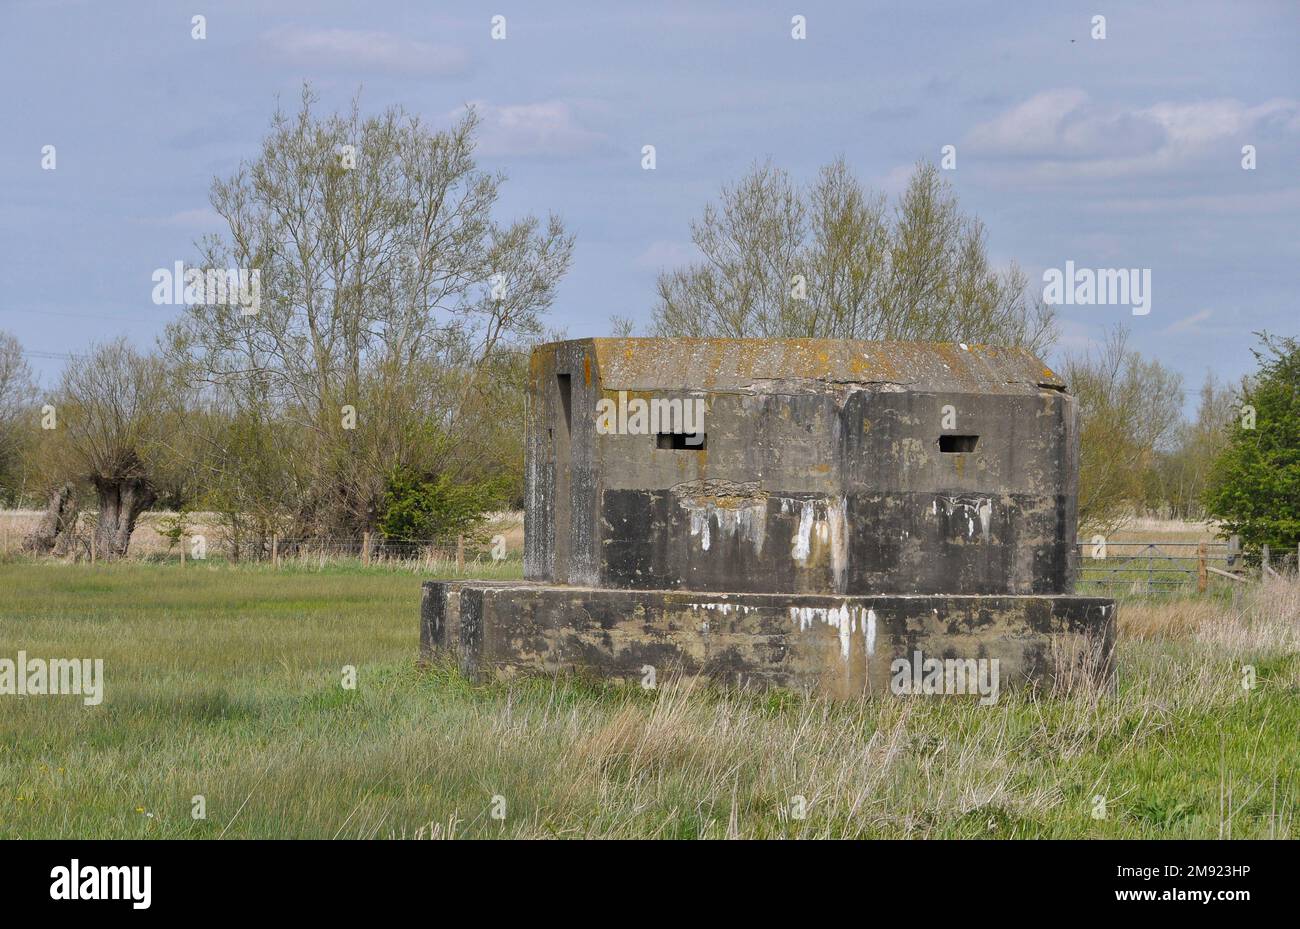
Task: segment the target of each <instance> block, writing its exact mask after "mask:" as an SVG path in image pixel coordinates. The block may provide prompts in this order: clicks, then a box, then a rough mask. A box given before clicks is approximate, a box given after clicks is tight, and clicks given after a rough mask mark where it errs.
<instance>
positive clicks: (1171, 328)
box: [1162, 310, 1214, 335]
mask: <svg viewBox="0 0 1300 929" xmlns="http://www.w3.org/2000/svg"><path fill="white" fill-rule="evenodd" d="M1213 315H1214V311H1213V310H1201V311H1200V312H1198V313H1193V314H1192V315H1191V316H1184V317H1183V318H1182V319H1180V320H1178V321H1176V322H1174V323H1171V324H1170V325H1168V326H1166V327H1165V328H1164V329H1163V330H1162V332H1163V333H1164V334H1166V335H1173V334H1174V333H1178V332H1192V333H1195V332H1200V331H1202V327H1201V325H1200V324H1201V323H1203V322H1205V321H1206V320H1207V319H1209V318H1210V317H1211V316H1213Z"/></svg>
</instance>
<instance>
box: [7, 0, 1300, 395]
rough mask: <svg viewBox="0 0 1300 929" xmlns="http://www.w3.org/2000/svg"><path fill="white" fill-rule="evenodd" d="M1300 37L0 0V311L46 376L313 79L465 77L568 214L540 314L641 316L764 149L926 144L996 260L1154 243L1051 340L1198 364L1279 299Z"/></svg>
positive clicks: (1131, 28) (515, 206)
mask: <svg viewBox="0 0 1300 929" xmlns="http://www.w3.org/2000/svg"><path fill="white" fill-rule="evenodd" d="M196 13H201V14H203V15H204V16H205V17H206V18H207V39H206V40H203V41H196V40H194V39H192V38H191V22H190V20H191V16H192V15H194V14H196ZM495 14H500V15H503V16H505V17H506V29H507V38H506V39H505V40H504V41H493V40H492V38H491V35H490V30H491V18H492V16H493V15H495ZM795 14H800V15H802V16H804V17H806V22H807V39H806V40H803V41H795V40H793V39H792V38H791V35H790V31H791V17H792V16H794V15H795ZM1096 14H1102V15H1104V16H1105V17H1106V33H1107V35H1106V38H1105V39H1104V40H1100V41H1099V40H1095V39H1092V38H1091V37H1090V32H1091V28H1092V26H1091V20H1092V17H1093V16H1094V15H1096ZM1298 49H1300V3H1297V2H1294V0H1291V2H1278V3H1269V2H1236V3H1227V2H1214V3H1210V2H1196V0H1176V2H1153V3H1145V4H1132V3H1122V4H1120V3H1109V2H1107V3H1101V2H1086V3H1076V2H1069V0H1062V2H1050V3H1024V4H1019V3H1012V2H1005V0H1004V2H991V3H981V2H972V0H961V2H953V3H901V4H896V5H889V4H871V3H849V2H843V3H833V2H804V0H785V2H781V3H744V4H741V3H734V4H720V3H709V2H704V0H695V2H688V3H672V2H656V3H645V4H641V3H637V4H632V3H601V4H598V3H587V4H576V3H563V2H545V3H541V2H536V0H533V2H526V3H520V2H518V0H500V2H492V3H487V4H479V3H470V2H463V3H420V2H399V0H390V2H385V0H368V2H365V3H342V2H310V3H309V2H296V0H279V2H228V0H226V2H218V0H191V2H189V3H185V4H180V3H175V2H131V0H122V2H113V3H107V2H78V0H45V2H35V0H0V75H2V76H3V79H4V86H5V88H6V90H5V93H4V95H3V97H2V98H0V126H3V132H2V133H0V204H3V206H2V208H0V256H3V258H0V329H5V330H8V331H10V332H12V333H14V334H15V335H17V336H18V337H19V338H20V339H21V340H22V342H23V344H24V346H25V347H26V348H27V349H29V350H31V351H32V352H33V355H32V358H31V361H32V364H33V367H34V368H36V370H37V371H38V372H39V373H40V375H41V377H42V380H43V381H44V382H45V383H49V382H50V381H51V380H52V379H53V378H54V377H55V376H56V375H57V372H58V370H59V368H60V367H61V365H62V364H63V362H62V361H60V360H58V359H55V358H47V357H42V356H41V353H50V354H60V353H77V352H81V351H84V350H85V348H86V347H87V346H88V345H89V344H90V343H91V342H93V341H96V340H104V339H109V338H112V337H114V336H116V335H118V334H121V333H125V334H127V335H128V336H129V337H131V338H132V339H133V340H134V341H136V342H137V343H140V344H142V345H147V344H149V343H151V342H152V340H153V338H154V336H155V335H156V334H157V333H158V332H159V331H161V328H162V327H163V325H165V323H166V322H167V320H168V319H169V318H170V316H171V314H174V313H175V312H177V308H175V307H169V306H162V307H160V306H155V305H154V304H153V303H152V302H151V300H150V293H151V290H152V282H151V280H150V275H151V274H152V272H153V270H154V269H155V268H160V267H171V265H172V263H173V262H174V261H177V260H188V259H192V258H193V257H194V256H195V254H196V252H195V249H194V248H193V245H192V243H193V242H194V240H195V239H197V238H198V237H199V236H200V235H202V234H203V233H205V232H208V231H216V230H218V229H219V228H220V225H219V222H218V221H217V220H216V217H215V216H214V214H212V213H211V211H210V210H209V209H208V206H207V194H208V187H209V184H210V182H211V179H212V178H213V176H215V175H222V176H224V175H227V174H229V173H231V172H232V171H233V170H234V168H235V167H236V166H237V164H238V163H239V161H240V160H241V159H243V158H247V157H250V156H252V155H253V154H254V153H255V151H256V147H257V144H258V141H259V139H260V138H261V137H262V135H263V134H264V132H265V130H266V128H267V124H268V120H269V118H270V115H271V113H272V111H273V110H274V108H275V105H276V100H277V96H278V97H279V98H280V99H282V100H283V101H284V103H285V105H286V106H289V107H291V106H293V105H294V104H295V103H296V98H297V94H298V91H299V88H300V86H301V83H302V81H303V80H304V79H307V80H310V81H311V82H312V83H313V85H314V86H315V87H316V89H317V91H318V92H319V93H320V95H321V97H322V105H323V108H341V107H343V106H344V105H345V104H346V102H347V101H348V100H349V99H350V97H351V96H352V95H353V94H354V93H355V92H356V90H357V88H358V87H362V88H363V89H362V105H363V108H364V109H366V110H368V111H376V110H379V109H382V108H383V107H386V106H388V105H390V104H401V105H403V106H405V107H406V108H407V109H408V110H410V111H413V112H416V113H419V114H420V115H421V116H423V117H424V118H426V119H427V120H428V121H429V122H431V123H433V124H434V125H438V126H446V125H450V123H451V122H452V121H453V119H454V118H455V117H456V115H457V114H458V113H459V112H460V111H461V109H462V108H463V107H464V106H465V105H466V104H467V103H471V102H472V103H474V104H476V105H477V106H478V107H479V109H480V111H481V113H482V114H483V116H484V117H485V122H484V130H483V133H482V138H481V149H480V151H481V155H482V159H481V161H482V164H483V165H484V166H485V167H488V168H492V169H501V170H504V171H506V172H507V173H508V174H509V176H510V181H509V182H508V183H507V185H506V187H505V189H504V196H503V198H502V202H501V215H502V218H509V217H511V216H514V215H518V214H520V213H523V212H534V213H537V214H539V215H545V214H546V213H547V212H552V211H553V212H555V213H558V214H559V215H561V216H562V217H563V218H564V220H565V222H566V224H567V225H568V226H569V228H570V229H571V230H572V231H573V232H574V233H575V234H576V236H577V247H576V251H575V256H574V263H573V266H572V269H571V270H570V272H569V274H568V276H567V277H566V278H565V280H564V282H563V284H562V286H561V288H560V292H559V298H558V300H557V303H556V305H555V307H554V309H553V311H552V316H551V323H552V325H553V326H555V327H557V328H560V329H563V330H565V331H566V332H567V333H568V334H569V335H570V336H574V337H576V336H586V335H600V334H604V333H606V332H607V330H608V327H609V326H608V320H609V317H610V316H611V315H613V314H618V315H621V316H629V317H632V318H633V319H635V320H639V321H645V320H647V319H648V318H649V315H650V310H651V307H652V306H653V298H654V279H655V276H656V274H657V272H658V271H659V270H660V269H661V268H664V267H668V266H672V265H674V264H677V263H684V262H687V261H689V260H690V259H691V257H692V254H693V250H692V247H691V245H690V237H689V222H690V220H691V219H692V218H693V217H695V216H697V215H698V213H699V211H700V209H701V207H702V206H703V205H704V204H705V203H706V202H708V201H709V200H711V199H713V198H714V197H715V196H716V194H717V190H718V187H719V185H720V184H723V183H727V182H731V181H734V180H736V179H737V178H738V177H739V176H741V175H742V174H743V173H744V172H745V171H746V170H747V169H748V168H749V167H750V166H751V165H752V164H753V163H754V162H755V161H760V160H764V159H767V158H771V159H772V160H773V162H775V163H776V164H778V165H780V166H781V167H783V168H785V169H787V170H789V171H790V172H791V173H792V174H793V175H794V176H795V177H796V178H798V179H800V180H806V179H809V178H811V177H812V176H814V175H815V173H816V171H817V169H818V167H819V166H820V165H822V164H824V163H825V162H827V161H829V160H831V159H832V158H834V157H836V156H838V155H841V154H842V155H844V156H845V157H846V158H847V159H848V161H849V163H850V165H851V166H852V167H853V168H854V170H855V171H856V173H857V174H858V176H859V177H860V178H861V179H862V180H863V181H864V182H866V183H867V184H869V185H871V186H872V187H874V188H877V189H880V190H883V191H886V192H888V193H891V194H892V193H895V192H897V190H898V189H899V188H900V186H901V184H902V183H903V181H904V179H905V178H906V176H907V174H908V172H909V171H910V168H911V165H912V164H913V163H914V162H916V161H917V160H918V159H929V160H934V161H938V160H939V158H940V149H941V147H942V146H944V145H948V144H951V145H955V146H956V147H957V169H956V170H954V171H950V172H946V175H945V176H946V177H947V178H948V179H949V180H950V181H951V183H952V184H953V187H954V188H955V190H956V192H957V194H958V196H959V197H960V199H961V202H962V204H963V207H964V208H965V209H967V210H969V211H971V212H973V213H975V214H976V215H978V216H979V217H980V218H982V219H983V220H984V221H985V223H986V224H987V227H988V232H989V247H990V252H991V254H992V255H993V257H994V258H995V259H996V260H997V261H998V262H999V263H1004V262H1007V261H1009V260H1011V259H1013V258H1014V259H1015V260H1017V261H1019V262H1020V263H1021V265H1022V266H1024V267H1025V269H1026V270H1027V271H1028V272H1029V274H1030V275H1031V280H1032V281H1034V282H1039V281H1041V275H1042V273H1043V271H1044V269H1047V268H1060V267H1064V264H1065V262H1066V261H1067V260H1070V261H1073V262H1074V264H1075V265H1076V266H1077V267H1088V268H1096V267H1114V268H1150V269H1151V272H1152V309H1151V313H1150V314H1149V315H1147V316H1142V317H1138V316H1132V315H1131V314H1130V312H1129V310H1128V309H1127V308H1125V307H1115V306H1071V307H1063V308H1062V316H1063V322H1064V331H1063V337H1062V339H1061V342H1060V343H1059V345H1058V350H1057V352H1056V353H1055V354H1054V355H1053V357H1052V359H1051V360H1057V359H1058V358H1059V353H1060V352H1061V351H1078V350H1081V349H1084V348H1086V347H1087V346H1088V345H1089V344H1090V343H1091V342H1092V341H1093V340H1095V339H1097V338H1099V337H1100V336H1101V335H1102V334H1103V332H1104V330H1105V329H1106V328H1107V327H1109V326H1110V325H1112V324H1113V323H1115V322H1124V323H1127V324H1128V325H1129V326H1130V327H1131V329H1132V340H1133V345H1134V346H1135V347H1136V348H1138V349H1139V350H1141V351H1142V352H1144V353H1145V354H1148V355H1151V356H1154V357H1157V358H1159V359H1160V360H1161V361H1163V362H1165V363H1166V364H1168V365H1170V366H1171V367H1173V368H1174V369H1175V370H1177V371H1179V372H1181V373H1182V374H1183V375H1184V376H1185V377H1186V378H1187V381H1188V387H1189V388H1193V389H1194V388H1195V387H1196V386H1197V385H1198V384H1199V382H1200V380H1201V379H1202V378H1203V377H1204V375H1205V372H1206V371H1207V370H1208V369H1213V370H1214V371H1215V372H1216V373H1217V374H1219V375H1220V376H1221V377H1223V378H1229V379H1232V378H1236V377H1238V376H1239V375H1241V374H1242V373H1244V372H1246V371H1249V370H1251V369H1252V367H1253V363H1252V359H1251V355H1250V351H1249V349H1250V346H1251V345H1253V344H1254V343H1255V339H1254V337H1253V336H1252V334H1251V333H1252V331H1253V330H1258V329H1268V330H1270V331H1274V332H1277V333H1281V334H1289V335H1294V334H1296V332H1297V330H1298V329H1300V326H1298V325H1297V318H1300V312H1298V311H1297V307H1298V301H1297V282H1298V278H1300V177H1298V176H1297V170H1298V169H1300V52H1298ZM645 144H653V145H655V146H656V150H657V160H658V166H657V169H656V170H654V171H644V170H642V169H641V147H642V146H643V145H645ZM45 145H54V146H56V150H57V168H56V169H55V170H53V171H46V170H42V168H41V152H42V146H45ZM1243 145H1254V146H1255V147H1256V152H1257V168H1256V169H1255V170H1253V171H1246V170H1243V169H1242V167H1241V159H1242V155H1241V148H1242V146H1243Z"/></svg>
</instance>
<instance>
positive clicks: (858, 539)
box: [525, 340, 1077, 595]
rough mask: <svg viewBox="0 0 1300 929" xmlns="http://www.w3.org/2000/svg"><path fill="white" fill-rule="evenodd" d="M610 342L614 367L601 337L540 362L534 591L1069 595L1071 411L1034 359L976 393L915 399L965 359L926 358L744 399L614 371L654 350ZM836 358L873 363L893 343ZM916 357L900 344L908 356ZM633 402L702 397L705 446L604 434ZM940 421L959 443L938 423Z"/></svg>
mask: <svg viewBox="0 0 1300 929" xmlns="http://www.w3.org/2000/svg"><path fill="white" fill-rule="evenodd" d="M611 341H612V340H611ZM699 341H700V342H701V343H705V342H708V343H710V345H711V344H712V343H714V342H716V343H718V344H721V345H726V346H727V351H732V350H733V349H732V347H733V346H735V345H736V343H735V342H727V341H726V340H699ZM616 344H618V345H619V346H620V351H619V353H618V354H611V352H610V351H609V350H608V349H606V350H605V351H604V352H603V353H602V351H601V350H600V346H598V345H597V343H596V340H583V341H576V342H562V343H554V344H552V345H549V346H544V347H542V348H541V349H539V350H538V351H537V352H536V353H535V354H534V357H533V361H532V365H531V377H532V384H531V395H532V398H533V399H532V402H531V405H530V416H529V434H528V451H529V467H528V472H527V481H528V491H527V495H528V506H527V512H526V517H525V518H526V537H527V541H526V552H525V571H526V576H527V577H528V578H530V579H537V580H553V581H555V582H557V583H567V584H581V585H595V586H601V587H608V588H623V589H687V590H700V591H708V590H713V591H735V592H759V593H763V592H788V593H815V594H847V595H869V594H892V593H898V594H929V593H951V594H1030V593H1033V594H1050V593H1064V592H1066V591H1068V590H1069V589H1070V585H1071V580H1072V573H1073V567H1074V564H1073V561H1074V556H1073V540H1074V535H1075V522H1074V519H1075V517H1074V514H1075V506H1076V499H1075V498H1076V494H1077V488H1076V484H1075V480H1076V478H1075V473H1076V469H1077V465H1076V461H1077V432H1076V429H1075V422H1074V420H1075V406H1074V401H1073V399H1072V398H1071V397H1070V396H1069V395H1068V394H1066V393H1065V392H1064V390H1063V389H1062V387H1063V385H1060V384H1059V382H1057V381H1056V380H1055V376H1054V375H1051V372H1050V371H1046V369H1044V368H1042V366H1041V363H1039V362H1037V361H1036V360H1034V359H1032V357H1030V356H1024V357H1026V358H1028V360H1029V362H1030V363H1024V362H1022V359H1021V358H1020V357H1019V356H1017V357H1016V358H1014V359H1013V360H1014V361H1015V362H1016V363H1018V364H1020V368H1019V369H1016V370H1015V372H1014V373H1013V374H1007V373H1005V371H1004V370H1003V368H1002V367H998V366H997V365H996V364H991V363H989V362H988V360H987V359H986V358H981V359H980V361H981V363H982V364H983V367H981V368H979V369H978V370H979V371H980V372H981V373H983V372H984V370H985V369H986V368H987V369H988V370H989V371H991V372H992V373H991V375H989V376H986V377H985V378H984V380H983V381H982V382H981V383H978V384H975V385H974V386H970V387H969V389H966V388H963V389H924V388H926V387H927V386H928V387H932V388H933V387H934V386H935V385H938V386H939V387H944V386H946V385H947V384H948V382H949V381H952V380H953V378H952V377H950V376H949V375H948V371H949V370H951V369H952V368H955V367H957V366H958V365H959V363H961V362H963V361H965V357H964V355H963V354H962V352H961V351H957V352H953V353H951V354H944V353H943V352H944V351H947V350H948V349H947V347H933V348H932V347H924V349H925V350H928V351H932V352H933V353H934V355H935V358H936V359H937V360H938V362H939V363H940V364H939V367H938V368H937V369H936V370H938V371H939V373H938V374H937V375H925V376H920V377H916V376H914V375H913V373H912V372H899V371H889V370H886V371H884V372H883V373H880V374H877V373H874V370H868V371H866V372H863V371H856V372H851V373H850V374H847V375H843V376H839V377H838V379H837V378H836V377H834V376H827V377H790V378H788V379H784V380H779V381H774V380H760V381H756V382H755V383H752V384H751V383H747V382H746V381H747V379H746V378H734V379H733V380H732V381H731V382H727V381H726V380H725V376H722V377H720V376H719V374H718V371H708V370H703V371H700V370H688V371H681V370H678V371H674V370H673V366H672V365H671V364H665V365H664V366H663V367H662V368H656V369H654V371H653V377H654V378H657V380H653V381H647V380H646V377H645V376H644V375H639V377H638V378H631V377H628V376H627V374H626V373H625V371H623V370H620V369H619V366H618V365H617V364H611V363H609V362H610V359H611V357H612V358H613V359H614V360H615V361H619V360H621V359H623V358H625V357H633V354H634V353H636V355H637V357H638V358H640V357H644V356H645V355H647V354H649V355H651V358H653V354H652V353H653V352H655V351H656V349H658V348H659V347H660V346H662V345H664V344H665V343H660V342H658V341H657V340H627V341H625V342H618V343H616ZM826 344H836V343H826ZM838 344H839V345H844V344H847V345H850V346H852V345H855V344H856V345H859V346H871V347H872V349H873V350H875V351H877V352H879V353H883V354H881V355H880V357H883V358H889V357H890V355H889V352H890V350H891V349H892V348H893V347H892V346H889V345H883V346H882V345H880V344H876V345H872V343H838ZM625 346H631V347H625ZM952 348H954V349H955V348H956V347H952ZM962 349H963V350H964V349H965V347H964V346H963V347H962ZM918 351H920V349H918V347H916V346H908V345H900V346H898V347H897V352H898V354H899V356H900V357H904V358H906V357H909V353H911V355H912V356H915V354H916V353H918ZM602 355H603V358H604V360H605V361H606V365H605V366H604V367H602V364H601V360H602ZM992 357H993V361H994V362H997V361H998V360H999V359H998V356H992ZM930 360H931V359H929V358H928V357H927V358H926V361H927V362H929V361H930ZM913 363H914V364H915V362H913ZM876 366H877V367H879V366H880V365H879V364H877V365H876ZM1035 366H1036V368H1035ZM678 367H679V368H680V367H682V366H681V365H680V364H679V365H678ZM718 368H719V369H721V370H722V371H724V372H725V370H726V365H725V364H719V365H718ZM610 369H612V370H610ZM1022 370H1027V371H1028V372H1029V373H1028V375H1024V374H1022V373H1021V371H1022ZM1040 372H1041V373H1040ZM922 373H923V375H924V371H923V372H922ZM908 377H912V380H913V381H915V382H916V383H915V385H909V384H907V383H906V380H907V378H908ZM566 378H567V386H565V387H561V386H560V385H562V384H565V382H566ZM968 379H969V378H968ZM1040 379H1041V380H1042V383H1037V381H1038V380H1040ZM647 383H650V385H651V386H652V387H653V388H654V389H646V386H647ZM629 388H630V389H629ZM566 395H567V398H568V399H567V403H566V401H565V396H566ZM638 397H640V398H642V399H649V398H651V397H654V398H659V399H681V400H690V399H693V398H702V399H703V400H704V402H705V404H706V415H705V433H706V441H705V443H704V444H703V446H702V447H690V446H687V447H682V446H680V445H678V446H676V447H674V446H672V445H668V444H665V443H662V442H659V441H657V437H656V436H655V435H653V434H613V435H609V434H598V433H597V431H596V429H595V416H596V403H597V401H598V400H600V399H608V400H611V401H613V402H616V403H617V402H626V401H627V400H628V399H629V398H632V399H635V398H638ZM946 406H951V407H952V408H953V409H954V410H955V412H956V416H957V421H956V424H955V428H951V429H942V428H941V427H940V424H941V421H942V419H943V411H944V408H945V407H946ZM944 436H948V437H949V440H944V439H943V438H942V437H944ZM953 436H956V437H960V438H959V439H956V440H954V439H952V438H951V437H953ZM973 437H978V439H974V438H973ZM972 441H973V448H968V447H967V445H966V444H963V443H969V442H972ZM941 442H944V443H945V446H946V447H944V446H941Z"/></svg>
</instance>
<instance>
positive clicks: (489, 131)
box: [470, 100, 605, 155]
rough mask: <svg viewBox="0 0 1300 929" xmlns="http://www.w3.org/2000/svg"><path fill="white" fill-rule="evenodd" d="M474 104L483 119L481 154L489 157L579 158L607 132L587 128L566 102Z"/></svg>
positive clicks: (474, 102)
mask: <svg viewBox="0 0 1300 929" xmlns="http://www.w3.org/2000/svg"><path fill="white" fill-rule="evenodd" d="M470 105H471V106H473V107H474V108H475V109H476V110H477V111H478V114H479V116H481V117H482V119H483V124H482V127H481V129H480V134H479V151H481V152H482V153H483V154H485V155H575V154H579V153H582V152H586V151H590V150H591V149H593V148H595V147H597V146H598V145H600V144H601V143H602V142H604V141H605V135H604V134H603V133H600V132H596V131H594V130H591V129H587V128H585V127H583V126H582V125H581V124H580V123H579V121H578V117H577V115H576V114H575V112H574V107H573V105H572V104H570V103H567V102H565V101H563V100H547V101H543V102H540V103H515V104H505V105H496V104H492V103H487V102H485V101H482V100H476V101H473V102H472V103H471V104H470Z"/></svg>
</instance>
